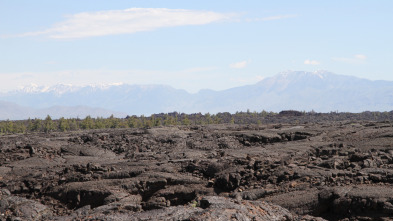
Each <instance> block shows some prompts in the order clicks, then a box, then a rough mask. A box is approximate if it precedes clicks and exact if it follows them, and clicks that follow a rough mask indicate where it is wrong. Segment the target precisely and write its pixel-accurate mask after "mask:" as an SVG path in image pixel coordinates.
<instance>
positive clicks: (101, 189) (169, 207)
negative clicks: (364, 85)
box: [0, 122, 393, 220]
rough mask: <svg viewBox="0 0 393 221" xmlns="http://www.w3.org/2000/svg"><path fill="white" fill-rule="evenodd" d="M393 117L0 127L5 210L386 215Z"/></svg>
mask: <svg viewBox="0 0 393 221" xmlns="http://www.w3.org/2000/svg"><path fill="white" fill-rule="evenodd" d="M392 185H393V127H392V124H391V123H390V122H381V123H376V122H373V123H369V122H356V123H354V122H334V123H323V124H322V123H321V124H305V125H290V124H288V125H283V124H280V125H262V126H258V125H244V126H237V125H207V126H190V127H186V126H179V127H161V128H152V129H124V130H121V129H120V130H93V131H83V132H72V133H52V134H27V135H7V136H1V137H0V187H1V195H0V212H1V217H0V220H7V219H8V220H48V219H51V220H165V219H166V220H230V219H233V220H323V219H327V220H348V219H350V220H351V219H352V220H357V219H363V220H372V219H376V220H384V219H388V218H389V217H392V216H393V205H392V204H393V194H392V193H393V191H391V190H392V187H393V186H392Z"/></svg>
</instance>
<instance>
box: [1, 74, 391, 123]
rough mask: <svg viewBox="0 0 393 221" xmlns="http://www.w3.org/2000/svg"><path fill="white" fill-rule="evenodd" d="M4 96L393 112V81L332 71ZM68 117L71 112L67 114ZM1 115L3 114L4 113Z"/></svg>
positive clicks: (130, 104)
mask: <svg viewBox="0 0 393 221" xmlns="http://www.w3.org/2000/svg"><path fill="white" fill-rule="evenodd" d="M0 100H3V101H8V102H13V103H16V104H18V105H23V106H26V107H32V108H40V109H42V108H50V107H52V106H68V107H69V106H80V105H83V106H87V107H91V108H104V109H106V110H112V111H117V112H122V113H126V114H129V115H133V114H136V115H141V114H145V115H150V114H152V113H162V112H164V113H165V112H172V111H178V112H185V113H197V112H211V113H215V112H226V111H228V112H235V111H240V110H243V111H244V110H247V109H250V110H252V111H254V110H255V111H261V110H268V111H281V110H285V109H295V110H306V111H310V110H315V111H318V112H330V111H337V110H338V111H348V112H361V111H367V110H370V111H390V110H393V82H391V81H370V80H366V79H361V78H356V77H351V76H344V75H337V74H333V73H330V72H327V71H316V72H304V71H286V72H282V73H279V74H277V75H275V76H273V77H269V78H265V79H263V80H262V81H260V82H258V83H257V84H254V85H247V86H242V87H236V88H231V89H228V90H223V91H213V90H202V91H200V92H198V93H196V94H190V93H188V92H187V91H185V90H179V89H174V88H172V87H170V86H164V85H128V84H122V83H119V84H107V85H88V86H72V85H64V84H63V85H55V86H52V87H42V86H41V87H40V86H37V85H31V86H29V87H25V88H23V89H20V90H17V91H13V92H9V93H6V94H1V95H0ZM65 117H66V116H65ZM0 118H2V117H1V116H0Z"/></svg>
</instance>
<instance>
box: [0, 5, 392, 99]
mask: <svg viewBox="0 0 393 221" xmlns="http://www.w3.org/2000/svg"><path fill="white" fill-rule="evenodd" d="M392 12H393V1H390V0H385V1H383V0H380V1H362V0H356V1H350V0H347V1H312V0H309V1H301V0H300V1H262V0H255V1H229V0H226V1H224V0H218V1H204V0H199V1H184V0H181V1H171V0H168V1H163V0H138V1H131V0H129V1H125V0H124V1H120V0H118V1H107V0H67V1H53V0H35V1H30V0H0V79H1V81H0V88H1V89H0V90H1V91H7V90H13V89H16V88H18V87H20V86H23V85H29V84H31V83H34V84H38V85H53V84H58V83H67V84H75V85H86V84H97V83H118V82H123V83H128V84H166V85H170V86H173V87H175V88H181V89H185V90H187V91H190V92H197V91H198V90H200V89H206V88H209V89H214V90H222V89H226V88H230V87H236V86H241V85H245V84H253V83H256V82H258V81H259V80H261V79H263V78H266V77H269V76H273V75H275V74H277V73H279V72H281V71H286V70H302V71H315V70H328V71H331V72H334V73H337V74H345V75H352V76H357V77H361V78H367V79H371V80H390V81H393V65H392V62H393V42H392V41H393V40H392V39H393V28H392V27H393V13H392Z"/></svg>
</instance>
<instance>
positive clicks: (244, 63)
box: [229, 61, 250, 69]
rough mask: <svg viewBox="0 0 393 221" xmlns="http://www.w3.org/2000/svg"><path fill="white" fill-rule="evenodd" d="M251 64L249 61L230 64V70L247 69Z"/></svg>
mask: <svg viewBox="0 0 393 221" xmlns="http://www.w3.org/2000/svg"><path fill="white" fill-rule="evenodd" d="M249 63H250V62H249V61H240V62H236V63H233V64H230V65H229V67H230V68H237V69H240V68H245V67H246V66H247V64H249Z"/></svg>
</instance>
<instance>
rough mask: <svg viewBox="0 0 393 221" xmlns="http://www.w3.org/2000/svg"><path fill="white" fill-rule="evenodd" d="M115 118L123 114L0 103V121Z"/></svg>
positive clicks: (89, 108) (107, 111) (83, 108)
mask: <svg viewBox="0 0 393 221" xmlns="http://www.w3.org/2000/svg"><path fill="white" fill-rule="evenodd" d="M112 114H113V115H114V116H116V117H125V116H126V114H125V113H121V112H117V111H110V110H105V109H103V108H91V107H86V106H72V107H64V106H53V107H49V108H43V109H35V108H30V107H25V106H20V105H17V104H15V103H11V102H5V101H0V120H22V119H28V118H32V119H34V118H41V119H44V118H45V117H46V116H47V115H50V116H51V117H52V118H53V119H59V118H60V117H67V118H70V117H73V118H77V117H79V118H84V117H86V116H88V115H90V116H92V117H109V116H111V115H112Z"/></svg>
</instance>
